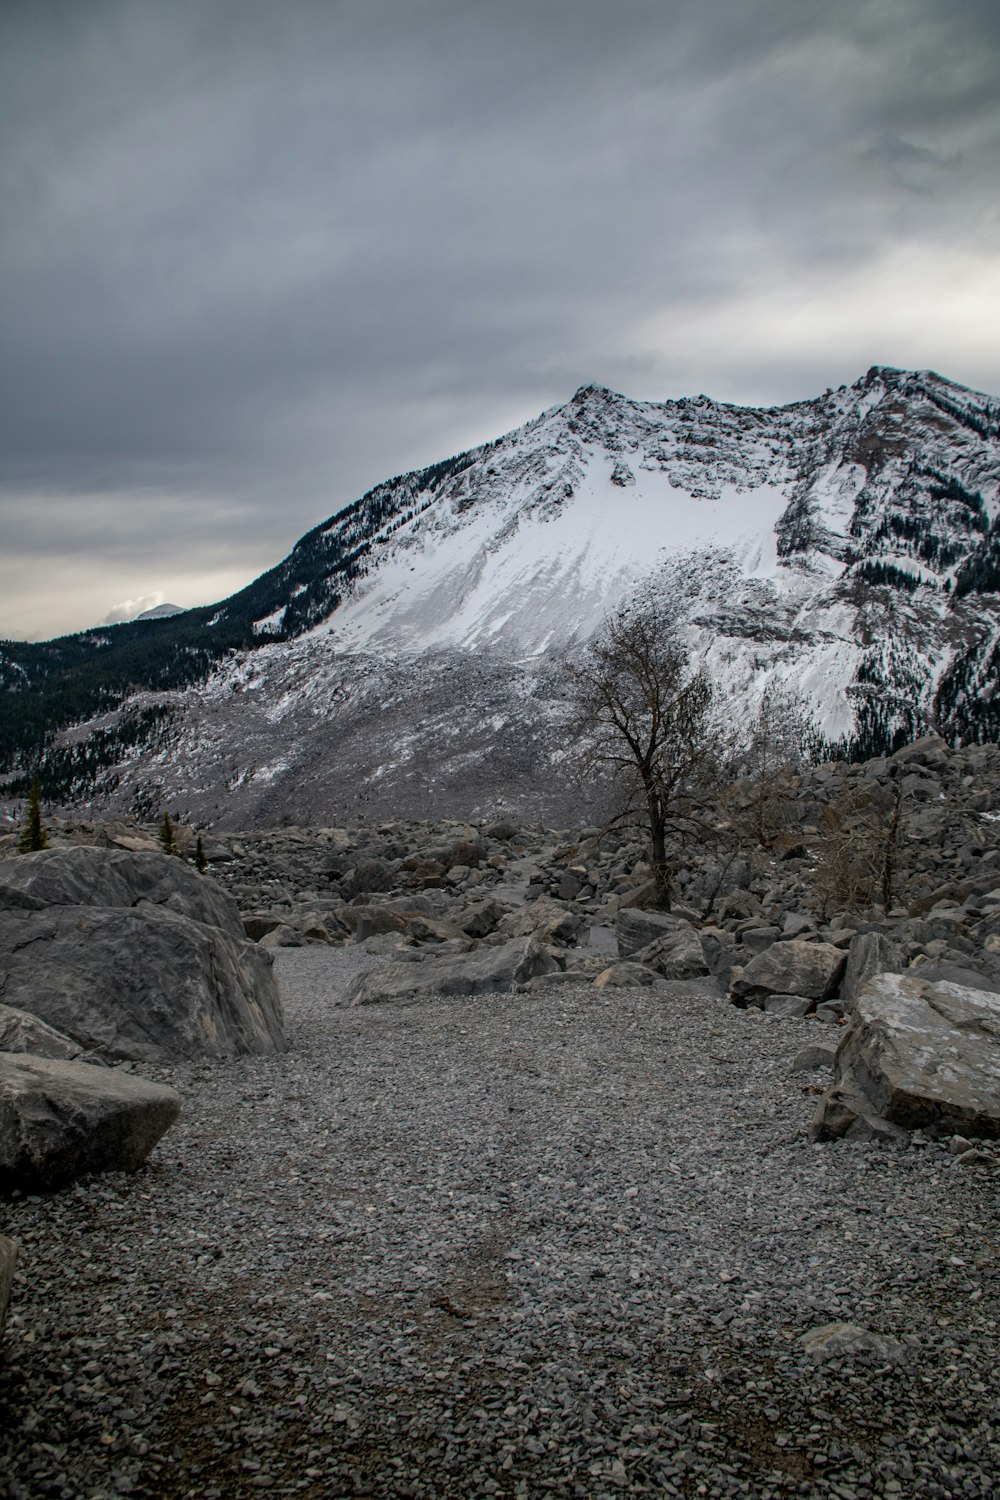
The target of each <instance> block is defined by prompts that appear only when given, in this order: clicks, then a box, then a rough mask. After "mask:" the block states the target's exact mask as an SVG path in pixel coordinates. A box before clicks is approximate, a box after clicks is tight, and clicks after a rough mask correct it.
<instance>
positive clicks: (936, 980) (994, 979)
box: [907, 959, 1000, 995]
mask: <svg viewBox="0 0 1000 1500" xmlns="http://www.w3.org/2000/svg"><path fill="white" fill-rule="evenodd" d="M986 961H988V960H986ZM993 968H994V972H992V973H987V972H984V970H985V961H984V968H976V969H973V968H969V967H968V964H967V963H948V962H947V961H946V960H937V961H935V960H933V959H931V960H927V959H924V960H921V961H920V962H919V963H914V964H911V966H910V968H909V970H908V971H907V972H908V973H909V974H910V976H911V977H912V978H913V979H919V980H921V981H922V982H923V983H925V984H926V983H932V984H940V983H942V981H944V982H947V983H948V984H958V985H963V986H964V987H965V988H966V989H969V990H989V991H990V992H991V993H992V994H994V995H996V994H1000V975H998V974H997V973H996V970H995V965H994V966H993Z"/></svg>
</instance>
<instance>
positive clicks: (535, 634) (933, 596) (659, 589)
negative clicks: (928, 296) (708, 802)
mask: <svg viewBox="0 0 1000 1500" xmlns="http://www.w3.org/2000/svg"><path fill="white" fill-rule="evenodd" d="M998 517H1000V402H998V401H996V400H993V399H991V398H988V397H986V396H981V395H977V394H975V393H973V392H971V391H968V390H966V389H965V388H963V387H961V386H958V385H955V384H954V383H952V382H950V381H947V380H944V379H942V378H941V377H940V376H938V375H934V374H932V373H929V372H921V373H908V372H904V371H898V370H891V369H886V368H881V367H876V368H874V369H872V370H870V371H869V372H868V374H867V375H866V376H865V377H864V378H863V379H862V380H860V381H858V382H857V383H856V384H855V385H853V386H850V387H841V388H840V389H839V390H835V391H828V392H826V394H825V395H823V396H821V397H819V398H817V399H815V400H812V401H805V402H797V403H795V404H793V405H790V406H784V407H778V408H769V409H766V410H756V409H750V408H741V407H735V406H729V405H723V404H720V403H717V402H714V401H711V400H709V398H708V397H706V396H698V397H695V398H693V399H686V400H680V401H670V402H664V403H650V402H638V401H632V400H629V399H627V398H626V397H624V396H620V395H616V394H615V393H614V392H611V391H608V390H605V389H603V388H601V387H597V386H588V387H585V388H583V389H581V390H579V391H577V393H576V395H575V396H574V397H573V398H572V400H570V401H569V402H567V403H566V404H565V405H563V406H558V407H554V408H553V409H551V410H549V411H546V412H544V413H542V415H541V416H539V417H538V418H536V419H535V420H533V421H531V422H528V423H527V424H526V425H525V426H523V427H520V428H518V429H517V430H516V431H514V432H511V433H508V434H507V435H506V436H505V437H502V438H499V439H497V440H496V441H495V442H492V443H488V444H485V445H484V446H482V447H480V448H477V449H474V450H472V451H470V452H469V453H466V454H463V455H461V456H460V457H458V458H454V459H450V460H447V461H445V462H442V463H440V464H437V465H434V466H433V467H432V468H430V469H426V470H421V471H418V472H416V473H412V474H408V475H404V476H402V477H400V478H398V479H394V480H391V481H388V482H387V483H386V484H383V485H380V486H378V487H377V488H376V489H374V490H372V491H370V492H369V494H368V495H366V496H364V497H363V498H362V500H360V501H357V502H355V503H354V504H353V505H351V506H348V507H347V508H346V509H345V510H343V511H341V512H340V513H338V515H336V516H334V517H333V518H332V519H331V520H330V521H329V522H327V523H325V524H324V525H323V526H320V527H317V528H316V529H315V530H314V531H312V532H310V533H309V535H308V536H306V537H304V538H303V539H302V541H301V542H300V543H299V544H298V545H297V547H296V548H295V549H294V550H293V552H292V553H291V554H290V555H289V557H288V558H286V559H285V561H284V562H283V563H281V564H279V566H278V567H277V568H276V569H274V570H272V571H271V573H269V574H267V575H265V576H264V578H263V579H261V580H258V581H257V583H256V584H255V585H252V586H251V589H249V590H247V591H244V594H243V595H238V596H235V599H234V600H230V601H224V602H223V604H222V605H220V606H217V607H216V609H215V610H213V611H212V612H211V613H208V612H206V618H205V620H204V624H203V626H202V627H201V628H202V632H203V639H204V640H205V641H206V642H208V643H210V642H211V638H212V635H213V632H217V631H220V630H226V629H231V628H232V626H233V622H234V620H235V619H236V618H237V616H238V615H239V614H240V611H242V612H243V615H246V614H247V611H248V610H249V617H248V623H249V627H250V630H251V636H250V639H249V641H248V643H247V644H245V645H244V646H243V647H242V648H241V649H239V650H236V651H234V652H231V653H230V654H229V655H227V656H225V657H224V658H222V659H221V660H219V661H218V662H217V663H216V665H215V667H214V669H213V670H212V671H211V673H210V675H209V676H208V678H207V680H204V681H200V682H196V683H193V684H190V685H187V686H184V687H182V688H180V689H178V690H174V691H171V692H169V693H167V694H164V693H163V692H147V693H145V694H140V695H138V696H135V697H133V698H132V699H130V700H128V702H127V703H126V704H125V705H124V708H123V710H120V711H119V717H120V716H121V714H122V713H124V715H125V718H126V719H127V718H128V715H129V714H132V715H133V716H134V715H135V714H137V713H145V714H147V715H150V716H151V717H150V723H151V724H153V725H155V734H156V736H158V738H154V742H152V743H146V744H143V743H141V742H140V743H136V744H134V745H132V747H131V748H129V749H127V750H126V751H125V752H124V758H123V760H122V762H121V763H120V764H119V765H118V766H117V767H116V768H115V770H114V771H113V772H112V773H110V774H109V775H108V776H106V777H105V778H104V784H103V790H102V788H101V787H100V786H99V788H98V791H99V792H101V795H102V796H103V797H105V798H107V799H109V800H110V801H111V803H112V804H114V805H123V804H132V805H135V803H136V799H137V798H138V800H139V802H140V803H142V802H143V801H145V802H148V803H149V804H150V805H154V804H155V805H156V806H162V805H170V806H171V807H173V808H176V810H177V811H178V812H180V813H181V814H182V815H188V816H191V817H192V818H197V819H201V820H203V821H209V820H210V819H218V818H223V819H225V821H227V822H230V823H232V824H239V823H241V822H242V823H247V822H249V821H268V820H272V821H273V820H275V819H276V818H278V817H279V816H282V815H290V816H293V817H295V818H299V817H301V818H303V819H305V818H307V817H310V818H314V817H320V816H328V817H329V818H331V819H333V818H335V817H336V815H337V814H338V812H339V811H345V810H352V811H356V810H357V804H358V802H359V801H360V802H368V803H370V804H371V806H372V808H373V810H378V811H381V810H385V811H386V812H388V811H390V810H392V809H393V808H394V807H400V808H405V809H406V810H408V811H412V812H419V811H420V810H421V809H426V810H427V811H428V812H429V813H430V812H438V811H441V810H443V809H446V808H451V809H452V810H454V811H456V812H462V813H470V814H471V813H472V812H475V811H485V810H487V809H491V808H496V807H499V806H502V805H504V804H505V803H507V804H510V803H515V804H520V805H522V806H524V805H536V806H538V807H539V809H540V810H543V809H544V808H549V809H550V810H551V809H552V808H553V807H555V806H557V805H560V799H561V800H562V802H569V801H571V800H572V798H573V797H574V796H576V795H577V792H576V791H574V789H572V788H568V787H567V786H566V784H565V781H564V772H563V770H562V767H563V763H564V759H565V749H566V746H565V743H564V740H565V736H564V734H563V733H562V732H561V731H562V728H563V725H564V723H565V714H566V709H565V701H564V692H565V685H564V681H563V677H564V674H563V673H562V672H561V671H560V662H561V661H562V660H563V658H564V656H565V654H566V653H567V652H570V653H571V652H572V651H573V650H575V649H579V647H580V645H581V644H582V643H583V642H584V641H585V640H586V639H587V638H588V636H589V635H590V634H591V633H592V632H593V631H594V630H595V629H596V628H597V627H598V626H599V625H600V623H601V621H602V619H603V618H604V617H605V615H606V614H607V612H608V611H609V610H610V609H612V608H613V607H614V606H615V605H616V604H617V603H618V602H620V601H621V600H623V599H624V598H626V597H628V596H630V595H632V594H636V593H639V594H644V595H647V596H649V595H656V594H658V593H661V594H667V595H669V596H670V597H671V598H673V599H674V600H676V601H677V602H678V604H679V606H680V608H681V611H682V616H683V618H684V620H685V621H686V630H687V634H688V639H689V642H690V646H691V650H692V652H693V653H694V654H695V655H697V656H698V657H700V658H701V659H703V660H704V662H705V663H706V665H707V666H708V668H709V670H710V672H711V673H712V675H713V676H714V677H715V679H716V680H717V682H718V683H719V685H720V689H721V690H722V691H723V692H725V693H727V694H729V695H731V696H732V698H733V700H734V703H735V704H736V705H747V704H753V703H754V702H755V701H757V700H759V698H760V695H761V694H762V692H763V691H764V690H765V688H766V687H767V686H768V685H769V684H772V683H776V684H780V685H782V686H783V687H784V688H785V689H786V690H788V691H791V692H793V693H794V694H797V695H799V696H800V698H801V700H802V702H803V704H804V706H805V707H806V708H807V709H808V711H809V712H810V713H811V714H812V717H813V719H814V722H815V724H816V725H817V727H818V728H819V730H820V731H821V732H822V733H823V734H824V735H825V736H826V737H827V738H828V739H829V740H831V741H843V742H844V743H845V744H848V745H853V746H854V747H856V748H858V749H864V750H868V751H871V750H873V749H878V748H881V745H882V744H883V743H884V742H886V741H887V740H888V739H891V737H892V735H893V733H895V732H901V733H907V734H912V733H919V732H922V730H923V729H924V728H925V727H926V725H927V724H928V723H935V724H939V725H940V726H941V727H942V728H944V729H946V730H947V732H949V733H950V734H952V735H954V736H956V737H963V738H973V739H975V738H991V739H992V738H996V737H998V733H1000V717H998V715H1000V702H998V704H997V705H996V706H994V705H993V703H992V694H993V687H994V683H995V681H996V676H997V670H998V666H1000V597H998V593H997V590H998V587H1000V519H998ZM240 617H241V618H242V616H240ZM179 618H180V619H182V620H184V621H185V622H188V623H187V624H186V625H185V628H186V629H188V630H190V628H191V626H190V621H191V618H192V616H191V612H188V613H187V614H186V615H185V616H182V617H179ZM167 624H168V622H164V623H163V625H162V626H160V627H158V628H160V629H164V628H166V626H167ZM163 708H169V715H164V714H162V713H160V710H162V709H163ZM157 714H159V717H157ZM115 722H116V718H115V716H114V715H111V716H109V715H104V716H103V717H102V718H101V719H100V720H95V721H93V723H92V724H91V725H90V726H87V731H89V730H96V731H97V732H99V733H104V734H105V737H106V740H107V736H108V735H109V734H110V735H111V737H112V739H113V732H114V725H115ZM72 738H73V740H74V742H75V743H76V744H79V743H81V741H85V739H86V732H85V731H84V729H83V728H81V727H78V728H77V729H75V730H74V733H73V736H72ZM133 738H134V739H137V740H139V741H141V738H142V737H141V736H133ZM112 782H113V783H114V784H113V785H112Z"/></svg>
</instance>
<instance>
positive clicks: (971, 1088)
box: [811, 974, 1000, 1141]
mask: <svg viewBox="0 0 1000 1500" xmlns="http://www.w3.org/2000/svg"><path fill="white" fill-rule="evenodd" d="M917 1128H919V1129H921V1130H923V1131H924V1132H925V1133H927V1134H928V1135H931V1136H936V1137H942V1136H950V1135H953V1134H955V1133H959V1134H961V1135H962V1136H965V1137H968V1138H972V1139H975V1138H977V1137H978V1138H981V1139H982V1138H990V1139H997V1138H1000V996H998V995H995V994H993V993H991V992H990V991H987V990H973V989H966V988H963V987H961V986H959V985H955V984H947V983H940V984H933V983H926V982H923V981H921V980H919V979H916V978H913V977H911V976H910V975H899V974H880V975H878V976H877V977H876V978H874V979H872V980H870V981H869V983H868V984H867V985H866V986H865V988H864V989H863V990H862V991H861V993H860V995H859V996H858V997H857V1002H856V1010H855V1014H854V1019H853V1021H852V1023H851V1025H850V1027H849V1029H848V1030H847V1032H846V1033H845V1035H844V1037H843V1039H842V1041H841V1043H840V1046H839V1047H838V1049H837V1055H836V1059H835V1062H834V1076H833V1083H832V1085H831V1087H830V1088H829V1089H828V1090H827V1092H826V1093H825V1094H824V1095H823V1096H822V1097H821V1098H820V1100H819V1103H818V1105H817V1108H816V1114H815V1117H814V1120H813V1124H812V1128H811V1134H812V1138H813V1139H814V1140H821V1141H822V1140H836V1139H839V1138H840V1137H842V1136H847V1135H850V1136H855V1135H861V1136H866V1135H868V1136H870V1135H882V1136H884V1135H891V1134H893V1133H895V1134H901V1133H902V1132H903V1131H906V1130H914V1129H917Z"/></svg>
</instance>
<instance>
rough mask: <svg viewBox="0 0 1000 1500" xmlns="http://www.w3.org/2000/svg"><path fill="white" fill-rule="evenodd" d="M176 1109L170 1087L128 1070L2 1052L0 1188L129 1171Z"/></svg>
mask: <svg viewBox="0 0 1000 1500" xmlns="http://www.w3.org/2000/svg"><path fill="white" fill-rule="evenodd" d="M179 1113H180V1098H179V1096H178V1095H177V1094H176V1093H175V1092H174V1090H173V1089H169V1088H165V1087H164V1086H163V1085H161V1084H156V1083H149V1082H147V1080H146V1079H143V1078H136V1077H133V1075H132V1074H130V1073H123V1072H121V1071H120V1070H118V1069H115V1068H95V1067H91V1066H90V1065H89V1064H87V1063H77V1062H63V1061H60V1060H58V1059H53V1058H41V1057H31V1056H26V1055H15V1054H13V1053H9V1052H4V1053H0V1193H10V1192H12V1191H13V1190H14V1189H15V1188H20V1189H23V1190H25V1191H29V1192H35V1191H37V1190H38V1189H40V1188H43V1189H47V1188H54V1187H59V1186H60V1185H61V1184H63V1183H65V1182H68V1181H70V1180H71V1179H72V1178H73V1177H76V1176H79V1175H80V1174H81V1173H84V1172H108V1171H114V1172H134V1171H135V1170H136V1168H137V1167H140V1166H141V1165H142V1163H143V1162H144V1161H145V1160H146V1158H147V1156H148V1155H149V1153H150V1151H152V1149H153V1147H154V1146H155V1145H156V1142H157V1141H158V1140H159V1139H160V1137H161V1136H162V1135H163V1133H164V1131H165V1130H167V1129H168V1128H169V1127H170V1126H171V1125H172V1124H173V1123H174V1121H175V1120H176V1119H177V1116H178V1114H179Z"/></svg>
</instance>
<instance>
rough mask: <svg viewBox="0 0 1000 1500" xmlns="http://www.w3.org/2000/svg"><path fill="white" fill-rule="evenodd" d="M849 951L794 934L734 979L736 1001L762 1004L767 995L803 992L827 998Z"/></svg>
mask: <svg viewBox="0 0 1000 1500" xmlns="http://www.w3.org/2000/svg"><path fill="white" fill-rule="evenodd" d="M846 963H847V955H846V954H845V953H844V952H843V951H842V949H840V948H835V947H834V945H833V944H832V943H806V942H802V941H801V940H799V939H797V938H792V939H791V940H790V941H788V942H784V943H772V944H771V946H770V947H769V948H767V949H765V951H764V952H763V953H758V954H757V956H756V957H755V958H752V959H751V960H750V962H749V963H748V964H747V965H746V967H745V968H744V970H743V972H742V973H741V974H740V976H739V978H737V979H735V980H734V981H733V988H732V999H733V1001H734V1003H735V1004H736V1005H759V1004H760V1003H761V1002H762V1001H763V1000H764V997H765V996H766V995H801V996H802V997H803V999H806V1000H812V1001H817V1000H826V999H827V998H828V997H829V996H830V995H833V994H834V993H835V992H836V989H837V985H838V983H839V981H840V976H841V975H842V974H843V972H844V967H845V965H846Z"/></svg>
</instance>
